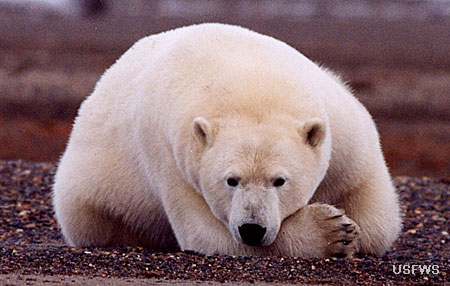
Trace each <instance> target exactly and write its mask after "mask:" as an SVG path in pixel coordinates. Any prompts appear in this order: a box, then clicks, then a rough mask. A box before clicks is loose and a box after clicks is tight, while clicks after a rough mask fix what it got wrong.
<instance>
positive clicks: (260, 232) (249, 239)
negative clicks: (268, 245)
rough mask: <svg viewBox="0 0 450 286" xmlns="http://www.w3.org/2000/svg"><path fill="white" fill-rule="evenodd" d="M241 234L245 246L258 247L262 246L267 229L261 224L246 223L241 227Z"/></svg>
mask: <svg viewBox="0 0 450 286" xmlns="http://www.w3.org/2000/svg"><path fill="white" fill-rule="evenodd" d="M239 234H240V235H241V238H242V240H243V241H244V243H245V244H247V245H251V246H257V245H261V241H262V239H263V237H264V234H266V228H265V227H262V226H260V225H259V224H253V223H246V224H243V225H241V226H240V227H239Z"/></svg>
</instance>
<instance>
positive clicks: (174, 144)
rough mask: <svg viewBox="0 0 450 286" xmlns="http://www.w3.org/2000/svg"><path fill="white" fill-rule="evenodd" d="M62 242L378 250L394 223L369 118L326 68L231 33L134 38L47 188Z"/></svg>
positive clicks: (204, 249) (85, 108) (252, 251)
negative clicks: (49, 188)
mask: <svg viewBox="0 0 450 286" xmlns="http://www.w3.org/2000/svg"><path fill="white" fill-rule="evenodd" d="M53 204H54V208H55V213H56V218H57V221H58V223H59V224H60V226H61V229H62V233H63V235H64V237H65V239H66V241H67V242H68V243H69V244H70V245H73V246H83V247H86V246H124V245H140V246H144V247H147V248H150V249H177V248H181V250H193V251H197V252H200V253H204V254H207V255H210V254H231V255H284V256H297V257H305V258H308V257H327V256H337V257H349V256H351V255H352V254H353V253H354V252H355V251H361V252H363V253H370V254H382V253H383V252H384V251H385V250H386V249H387V248H389V247H390V245H391V244H392V243H393V241H394V240H395V239H396V237H397V236H398V233H399V231H400V228H401V219H400V211H399V203H398V198H397V195H396V193H395V190H394V187H393V185H392V182H391V178H390V175H389V173H388V170H387V168H386V165H385V162H384V158H383V155H382V152H381V148H380V144H379V138H378V134H377V131H376V128H375V125H374V122H373V120H372V119H371V116H370V115H369V113H368V112H367V111H366V109H365V108H364V107H363V106H362V105H361V104H360V103H359V102H358V100H357V99H355V97H354V96H353V95H352V93H351V92H350V91H349V89H348V88H347V87H346V86H345V85H344V84H343V83H342V82H341V80H340V79H339V78H338V77H337V76H334V75H333V74H332V73H331V72H329V71H327V70H325V69H323V68H320V67H319V66H317V65H316V64H314V63H313V62H311V61H310V60H309V59H307V58H306V57H305V56H303V55H302V54H301V53H299V52H298V51H296V50H295V49H293V48H292V47H290V46H288V45H287V44H285V43H283V42H281V41H278V40H276V39H273V38H271V37H268V36H264V35H261V34H258V33H256V32H253V31H250V30H247V29H245V28H241V27H237V26H231V25H224V24H200V25H194V26H188V27H183V28H179V29H175V30H172V31H169V32H165V33H161V34H157V35H153V36H149V37H146V38H143V39H141V40H140V41H138V42H137V43H136V44H134V45H133V46H132V47H131V48H130V49H129V50H128V51H127V52H126V53H125V54H124V55H123V56H122V57H121V58H120V59H119V60H118V61H117V62H116V63H115V64H114V65H113V66H112V67H111V68H110V69H108V70H107V71H106V72H105V74H104V75H103V76H102V78H101V79H100V81H99V82H98V83H97V85H96V87H95V90H94V92H93V93H92V95H90V96H89V97H88V98H87V99H86V100H85V101H84V102H83V104H82V106H81V107H80V110H79V113H78V116H77V118H76V120H75V124H74V127H73V131H72V134H71V136H70V139H69V142H68V145H67V149H66V151H65V153H64V155H63V156H62V158H61V160H60V163H59V166H58V169H57V173H56V176H55V183H54V196H53Z"/></svg>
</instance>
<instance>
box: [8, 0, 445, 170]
mask: <svg viewBox="0 0 450 286" xmlns="http://www.w3.org/2000/svg"><path fill="white" fill-rule="evenodd" d="M201 22H221V23H230V24H238V25H241V26H245V27H248V28H251V29H253V30H255V31H257V32H260V33H264V34H268V35H270V36H273V37H275V38H277V39H280V40H282V41H285V42H287V43H288V44H290V45H292V46H293V47H295V48H296V49H298V50H300V51H301V52H302V53H304V54H305V55H306V56H308V57H309V58H311V59H312V60H314V61H316V62H318V63H321V64H323V65H325V66H327V67H329V68H331V69H334V70H336V71H338V72H339V73H341V74H342V75H343V78H344V79H345V80H346V81H348V83H349V84H350V85H351V86H352V87H353V89H354V91H355V94H356V96H357V97H358V98H359V99H360V101H361V102H363V103H364V104H365V105H366V107H367V108H368V109H369V111H370V112H371V114H372V115H373V117H374V118H375V121H376V123H377V125H378V129H379V132H380V135H381V141H382V146H383V150H384V154H385V156H386V160H387V163H388V166H389V167H390V170H391V173H392V174H393V175H409V176H418V177H421V176H431V177H448V176H449V175H450V1H444V0H434V1H433V0H429V1H425V0H423V1H415V0H403V1H394V0H378V1H375V0H372V1H363V0H348V1H347V0H340V1H338V0H336V1H333V0H310V1H307V0H299V1H288V0H284V1H282V0H279V1H276V0H273V1H269V0H260V1H250V0H244V1H234V0H228V1H226V0H211V1H190V0H167V1H163V0H160V1H151V0H103V1H100V0H41V1H38V0H16V1H15V0H0V160H16V159H23V160H31V161H52V162H56V161H57V160H58V158H59V156H60V155H61V154H62V152H63V151H64V148H65V144H66V142H67V139H68V136H69V134H70V131H71V126H72V122H73V119H74V117H75V115H76V112H77V109H78V107H79V105H80V103H81V102H82V101H83V99H84V98H86V96H88V95H89V94H90V93H91V92H92V90H93V88H94V86H95V83H96V82H97V80H98V79H99V77H100V75H101V74H102V73H103V71H104V70H105V69H106V68H107V67H109V66H110V65H111V64H112V63H114V61H115V60H116V59H117V58H118V57H119V56H120V55H121V54H122V53H123V52H124V51H125V50H126V49H127V48H129V47H130V46H131V45H132V44H133V43H134V42H135V41H136V40H138V39H139V38H141V37H143V36H146V35H149V34H153V33H158V32H161V31H164V30H168V29H172V28H175V27H180V26H183V25H188V24H193V23H201Z"/></svg>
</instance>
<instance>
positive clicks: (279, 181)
mask: <svg viewBox="0 0 450 286" xmlns="http://www.w3.org/2000/svg"><path fill="white" fill-rule="evenodd" d="M285 182H286V180H285V179H283V178H277V179H276V180H275V181H274V182H273V186H274V187H281V186H282V185H284V183H285Z"/></svg>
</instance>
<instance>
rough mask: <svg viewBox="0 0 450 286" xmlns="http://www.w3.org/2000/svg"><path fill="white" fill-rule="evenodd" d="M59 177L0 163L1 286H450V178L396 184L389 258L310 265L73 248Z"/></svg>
mask: <svg viewBox="0 0 450 286" xmlns="http://www.w3.org/2000/svg"><path fill="white" fill-rule="evenodd" d="M54 172H55V165H54V164H46V163H26V162H21V161H9V162H6V161H0V253H1V257H0V284H3V285H8V284H9V285H30V284H45V283H49V284H57V283H59V282H66V283H70V284H77V283H78V284H77V285H83V284H85V283H86V284H89V283H91V284H105V285H110V283H112V284H116V285H133V284H135V285H141V283H142V284H143V283H145V282H146V281H147V282H149V283H150V285H153V284H152V283H154V284H156V285H166V284H164V283H169V284H172V283H173V284H182V283H181V282H182V281H183V280H184V281H185V282H187V281H186V280H188V281H191V283H194V282H193V281H203V282H201V283H202V284H200V285H215V283H216V282H228V283H229V282H237V283H260V282H266V283H274V282H278V283H304V284H322V283H327V284H328V283H329V284H332V285H344V284H352V283H355V282H356V283H360V284H373V283H377V284H396V285H410V284H415V283H420V284H427V285H443V284H447V285H450V283H449V274H448V270H449V264H450V263H449V262H450V260H449V259H450V247H449V246H450V244H449V239H450V236H449V233H448V232H449V229H450V221H449V219H450V179H449V178H445V179H440V180H438V179H430V178H422V179H417V178H407V177H397V178H396V179H395V184H396V186H397V190H398V192H399V194H400V196H401V201H402V209H403V213H404V231H403V233H402V235H401V237H400V238H399V239H398V240H397V241H396V242H395V244H394V246H393V248H392V249H391V250H390V251H389V252H387V253H386V254H385V255H384V256H383V257H372V256H366V255H358V256H357V257H356V258H353V259H352V260H339V259H334V258H333V259H321V260H319V259H308V260H305V259H298V258H287V257H232V256H210V257H208V256H204V255H199V254H196V253H192V252H171V253H167V252H154V251H149V250H146V249H142V248H71V247H68V246H67V245H65V243H64V241H63V239H62V236H61V234H60V230H59V228H58V226H57V224H56V221H55V218H54V213H53V210H52V207H51V184H52V180H53V174H54ZM400 264H403V265H405V264H408V265H411V266H412V265H420V266H426V265H437V266H438V267H439V268H438V269H439V274H433V273H431V272H430V273H428V274H426V273H425V272H424V273H420V271H419V270H418V269H417V270H416V271H417V272H416V273H415V274H395V273H394V271H393V267H394V266H395V267H397V269H398V267H399V265H400ZM143 279H148V280H143ZM111 281H112V282H111ZM127 283H128V284H127ZM196 283H197V282H196ZM199 283H200V282H199ZM112 284H111V285H112Z"/></svg>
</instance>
